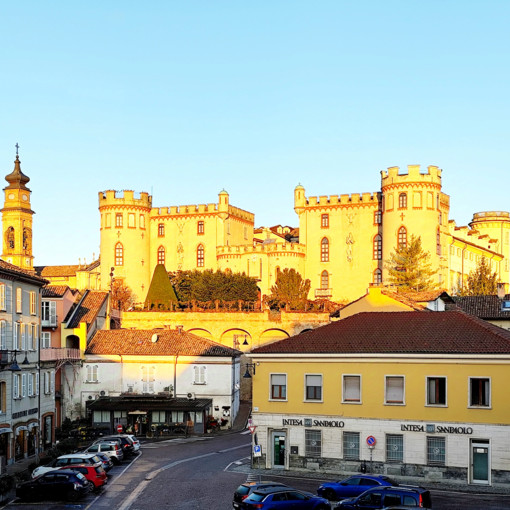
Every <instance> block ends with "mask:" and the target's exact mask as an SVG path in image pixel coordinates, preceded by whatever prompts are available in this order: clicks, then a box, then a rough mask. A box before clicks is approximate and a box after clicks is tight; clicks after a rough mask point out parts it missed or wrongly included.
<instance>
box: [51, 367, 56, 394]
mask: <svg viewBox="0 0 510 510" xmlns="http://www.w3.org/2000/svg"><path fill="white" fill-rule="evenodd" d="M50 393H55V372H53V370H52V371H51V372H50Z"/></svg>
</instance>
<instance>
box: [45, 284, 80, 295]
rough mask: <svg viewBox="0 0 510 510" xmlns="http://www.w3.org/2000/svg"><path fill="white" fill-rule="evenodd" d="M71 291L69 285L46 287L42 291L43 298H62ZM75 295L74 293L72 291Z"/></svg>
mask: <svg viewBox="0 0 510 510" xmlns="http://www.w3.org/2000/svg"><path fill="white" fill-rule="evenodd" d="M68 290H71V289H70V288H69V287H68V286H67V285H46V286H45V287H43V289H42V297H43V298H61V297H63V296H64V294H65V293H66V292H67V291H68ZM71 292H73V293H74V291H72V290H71Z"/></svg>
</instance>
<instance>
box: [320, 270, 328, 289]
mask: <svg viewBox="0 0 510 510" xmlns="http://www.w3.org/2000/svg"><path fill="white" fill-rule="evenodd" d="M321 289H329V273H328V272H327V271H322V273H321Z"/></svg>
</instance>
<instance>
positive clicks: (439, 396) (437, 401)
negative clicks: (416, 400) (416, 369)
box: [427, 377, 446, 406]
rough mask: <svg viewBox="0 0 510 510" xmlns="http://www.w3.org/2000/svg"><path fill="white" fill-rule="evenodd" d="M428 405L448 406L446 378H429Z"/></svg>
mask: <svg viewBox="0 0 510 510" xmlns="http://www.w3.org/2000/svg"><path fill="white" fill-rule="evenodd" d="M427 405H429V406H445V405H446V377H427Z"/></svg>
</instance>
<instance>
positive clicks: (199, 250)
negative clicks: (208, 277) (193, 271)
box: [197, 244, 204, 267]
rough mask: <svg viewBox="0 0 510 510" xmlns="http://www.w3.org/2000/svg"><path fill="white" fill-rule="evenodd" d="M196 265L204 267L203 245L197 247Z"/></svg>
mask: <svg viewBox="0 0 510 510" xmlns="http://www.w3.org/2000/svg"><path fill="white" fill-rule="evenodd" d="M197 267H204V246H203V245H202V244H199V245H198V248H197Z"/></svg>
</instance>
